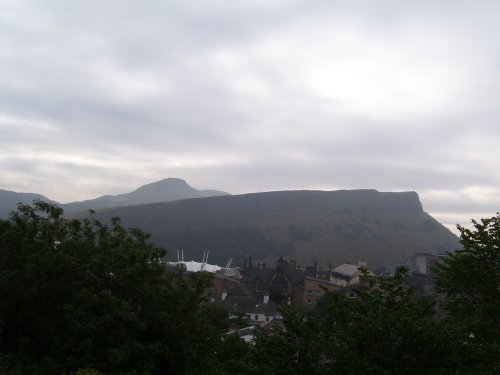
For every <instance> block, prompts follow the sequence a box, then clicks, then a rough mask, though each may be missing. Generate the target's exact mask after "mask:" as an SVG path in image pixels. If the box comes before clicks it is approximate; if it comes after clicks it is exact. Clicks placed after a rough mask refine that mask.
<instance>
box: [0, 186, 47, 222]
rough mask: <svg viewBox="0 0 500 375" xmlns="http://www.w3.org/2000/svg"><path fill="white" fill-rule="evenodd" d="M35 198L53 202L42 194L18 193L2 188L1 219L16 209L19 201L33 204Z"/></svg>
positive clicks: (0, 190) (0, 192)
mask: <svg viewBox="0 0 500 375" xmlns="http://www.w3.org/2000/svg"><path fill="white" fill-rule="evenodd" d="M34 200H41V201H45V202H53V201H51V200H50V199H49V198H47V197H45V196H43V195H41V194H35V193H17V192H15V191H9V190H3V189H0V219H1V218H7V217H8V216H9V213H10V212H11V211H13V210H15V209H16V207H17V203H18V202H21V203H24V204H32V203H33V201H34ZM53 203H56V202H53Z"/></svg>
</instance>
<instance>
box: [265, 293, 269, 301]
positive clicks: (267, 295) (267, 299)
mask: <svg viewBox="0 0 500 375" xmlns="http://www.w3.org/2000/svg"><path fill="white" fill-rule="evenodd" d="M268 302H269V293H266V294H264V303H268Z"/></svg>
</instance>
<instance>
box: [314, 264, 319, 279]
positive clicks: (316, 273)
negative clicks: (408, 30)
mask: <svg viewBox="0 0 500 375" xmlns="http://www.w3.org/2000/svg"><path fill="white" fill-rule="evenodd" d="M314 277H318V261H317V260H315V261H314Z"/></svg>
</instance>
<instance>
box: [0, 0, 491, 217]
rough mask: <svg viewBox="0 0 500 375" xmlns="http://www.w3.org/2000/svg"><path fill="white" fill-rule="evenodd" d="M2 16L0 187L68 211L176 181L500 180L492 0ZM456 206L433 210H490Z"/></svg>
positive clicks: (151, 7)
mask: <svg viewBox="0 0 500 375" xmlns="http://www.w3.org/2000/svg"><path fill="white" fill-rule="evenodd" d="M2 7H3V9H2V10H5V11H3V12H1V14H2V15H0V45H2V48H1V49H0V70H1V71H2V74H1V75H0V126H2V124H4V123H5V125H3V126H4V127H2V128H0V129H1V131H2V137H1V139H0V145H1V146H2V149H3V153H2V151H0V175H3V176H8V178H7V177H5V178H3V181H4V182H5V184H6V185H8V186H0V187H3V188H10V189H12V190H15V189H16V187H23V189H24V187H26V186H29V184H28V183H27V181H29V182H30V184H32V186H33V190H34V191H36V192H40V193H44V194H45V195H48V196H50V198H52V199H55V200H71V199H72V198H71V197H70V196H68V195H67V192H71V191H74V192H77V191H79V193H78V194H80V196H85V197H89V195H90V196H91V195H92V194H95V195H102V194H106V193H112V194H116V193H118V192H123V189H126V187H130V188H134V187H137V186H138V185H140V184H142V183H147V182H151V181H153V180H156V179H160V178H164V177H167V176H176V177H181V178H185V179H186V180H187V181H188V182H190V183H192V184H193V185H195V186H198V187H208V188H218V189H221V190H227V191H230V192H235V193H237V192H248V191H252V190H275V189H287V188H293V189H299V188H315V187H316V188H377V189H379V190H417V191H423V192H424V191H428V190H433V189H434V190H449V191H460V190H461V189H462V190H463V189H465V188H467V187H468V186H485V187H491V186H500V181H499V179H500V178H499V176H498V173H497V172H496V169H495V165H497V164H498V162H499V161H500V160H499V159H500V155H498V154H497V152H496V151H495V150H496V149H495V146H494V145H495V144H496V141H498V140H499V139H500V127H498V120H499V119H500V110H499V109H498V105H497V103H498V100H499V99H500V98H499V97H498V96H499V94H498V93H499V92H500V91H499V87H500V79H499V78H498V77H500V75H499V74H498V66H499V65H498V61H499V56H500V53H499V51H500V49H499V48H498V46H499V39H498V35H500V26H498V23H497V22H496V21H495V20H494V18H495V17H493V16H492V15H494V14H498V12H497V11H498V10H500V9H499V7H500V6H499V5H498V4H497V3H496V2H489V1H479V2H475V3H474V4H471V3H470V2H465V1H458V2H450V1H444V2H439V3H436V2H430V1H423V2H413V3H401V2H396V1H381V2H376V3H374V2H370V1H359V2H345V1H319V2H314V3H311V2H306V1H274V2H273V1H267V2H260V1H258V2H225V1H215V2H210V3H207V2H201V1H179V2H162V1H148V2H138V1H111V2H93V3H92V4H89V2H83V1H73V2H50V1H49V2H45V3H43V4H41V3H37V2H30V1H16V2H14V1H13V2H10V3H9V2H5V3H4V5H2ZM405 38H407V39H405ZM330 39H331V40H330ZM380 51H381V52H380ZM379 53H380V54H381V55H379ZM364 58H367V59H370V58H373V59H374V61H371V60H368V61H360V60H361V59H364ZM412 59H414V61H412ZM342 64H344V65H342ZM351 65H354V66H355V67H356V66H357V65H359V66H357V67H356V69H357V70H353V71H350V70H349V69H351ZM372 65H373V66H374V67H376V69H373V70H371V69H370V68H371V67H372ZM315 69H318V70H320V71H319V72H317V73H318V74H317V75H316V76H315V77H316V78H317V82H315V83H314V84H313V83H311V82H310V81H309V80H310V76H311V74H312V73H315V72H314V70H315ZM353 69H354V68H353ZM398 69H399V70H398ZM339 71H340V72H344V71H345V72H347V74H348V76H349V80H347V81H345V82H344V81H342V79H343V77H342V74H340V73H339ZM397 74H399V75H397ZM412 75H416V76H418V77H417V78H416V77H415V76H412ZM442 76H444V78H443V77H442ZM344 78H345V77H344ZM372 78H373V80H374V81H373V82H374V83H373V84H372V83H370V84H367V83H366V82H365V81H367V80H368V81H369V80H371V79H372ZM405 79H408V80H409V83H405V82H399V81H398V80H401V81H404V80H405ZM339 80H340V81H341V83H338V82H339ZM350 80H351V81H352V82H351V81H350ZM420 81H422V82H423V83H422V82H420ZM436 82H443V85H442V87H439V85H437V83H436ZM420 83H422V85H421V86H419V84H420ZM335 84H338V85H339V86H342V85H344V86H342V88H343V90H339V91H335V90H334V89H335ZM330 85H331V86H332V87H331V88H332V90H330V87H329V86H330ZM412 85H415V87H413V86H412ZM448 86H449V87H448ZM391 87H393V88H395V90H397V89H401V92H399V93H398V92H397V93H396V94H394V93H392V92H390V90H389V88H391ZM363 90H365V91H366V92H364V91H363ZM384 90H385V91H384ZM387 90H389V91H387ZM405 90H406V91H405ZM330 91H331V92H330ZM343 91H344V92H343ZM386 91H387V92H386ZM380 93H382V95H388V96H387V98H382V99H381V98H380V97H378V96H380V95H381V94H380ZM429 98H430V99H429ZM392 100H393V101H394V103H392ZM419 100H421V102H418V101H419ZM2 116H4V117H5V118H14V119H17V120H16V121H28V120H29V121H39V122H42V123H47V124H50V125H51V126H53V127H54V129H53V130H52V131H48V130H47V129H43V128H41V129H38V130H37V129H35V130H33V131H28V132H27V131H26V129H24V130H21V129H18V128H19V127H18V126H16V121H14V120H13V122H12V124H11V125H10V126H9V124H8V121H7V122H5V121H6V120H5V121H4V123H2V122H1V121H3V120H1V119H2ZM34 152H39V155H40V159H39V160H34V159H33V158H31V156H29V155H32V154H33V153H34ZM28 154H29V155H28ZM27 155H28V156H27ZM58 157H60V158H61V160H54V158H55V159H57V158H58ZM44 158H45V159H44ZM99 161H102V164H101V165H100V164H99ZM120 162H121V167H116V166H117V165H120ZM16 176H17V177H16ZM54 181H57V184H56V183H54ZM0 182H2V181H0ZM39 187H40V188H43V189H44V191H38V188H39ZM107 189H110V190H111V191H110V190H107ZM499 192H500V191H499ZM59 195H61V196H63V195H64V197H63V198H59ZM461 197H462V198H463V199H464V200H466V201H464V202H459V201H456V200H453V199H446V197H443V199H442V200H441V201H437V200H436V199H428V200H427V202H428V204H429V208H427V210H428V211H431V210H436V212H437V210H440V211H444V212H457V213H465V211H468V212H473V211H474V208H476V212H479V211H481V212H487V211H488V210H486V208H487V207H486V206H487V205H488V203H484V202H481V203H478V202H477V201H475V200H473V199H472V198H470V197H469V196H467V195H463V196H461ZM76 198H77V197H75V199H76ZM495 204H497V203H496V202H492V205H495Z"/></svg>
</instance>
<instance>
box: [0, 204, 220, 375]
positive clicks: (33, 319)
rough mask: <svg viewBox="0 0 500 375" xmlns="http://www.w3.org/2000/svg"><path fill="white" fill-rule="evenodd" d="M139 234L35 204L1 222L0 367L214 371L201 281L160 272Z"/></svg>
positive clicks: (213, 333)
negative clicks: (66, 215) (64, 214)
mask: <svg viewBox="0 0 500 375" xmlns="http://www.w3.org/2000/svg"><path fill="white" fill-rule="evenodd" d="M147 239H148V235H146V234H145V233H143V232H141V231H140V230H138V229H125V228H123V227H122V226H121V225H120V221H119V220H118V219H113V221H112V223H111V225H110V226H107V225H104V224H103V223H101V222H99V221H96V220H93V219H85V220H82V221H80V220H67V219H65V218H64V217H63V212H62V210H61V209H60V208H58V207H56V206H53V205H51V204H48V203H44V202H35V203H34V205H33V206H27V205H22V204H20V205H19V207H18V211H17V212H14V213H12V215H11V217H10V219H9V220H1V221H0V359H1V363H0V368H2V367H3V368H5V369H6V370H8V371H9V373H19V374H61V373H71V372H74V371H77V370H78V369H95V370H97V371H100V372H102V373H105V374H165V373H168V374H198V373H221V369H220V364H219V363H218V361H217V353H216V352H217V348H218V345H219V344H220V342H221V340H220V335H219V333H218V332H217V330H216V328H214V327H213V326H212V325H211V324H210V323H209V322H208V320H207V319H205V317H204V314H203V309H204V306H205V305H204V302H205V295H206V294H205V290H206V288H207V286H208V283H209V282H210V280H209V278H207V277H205V276H201V277H194V279H192V280H187V281H186V280H184V278H182V277H180V276H179V275H177V274H171V273H168V272H167V271H166V267H165V265H164V264H163V263H162V262H161V259H162V258H163V257H164V255H165V254H164V251H163V250H162V249H159V248H156V247H154V246H153V245H151V244H150V243H148V241H147ZM222 373H223V372H222Z"/></svg>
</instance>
